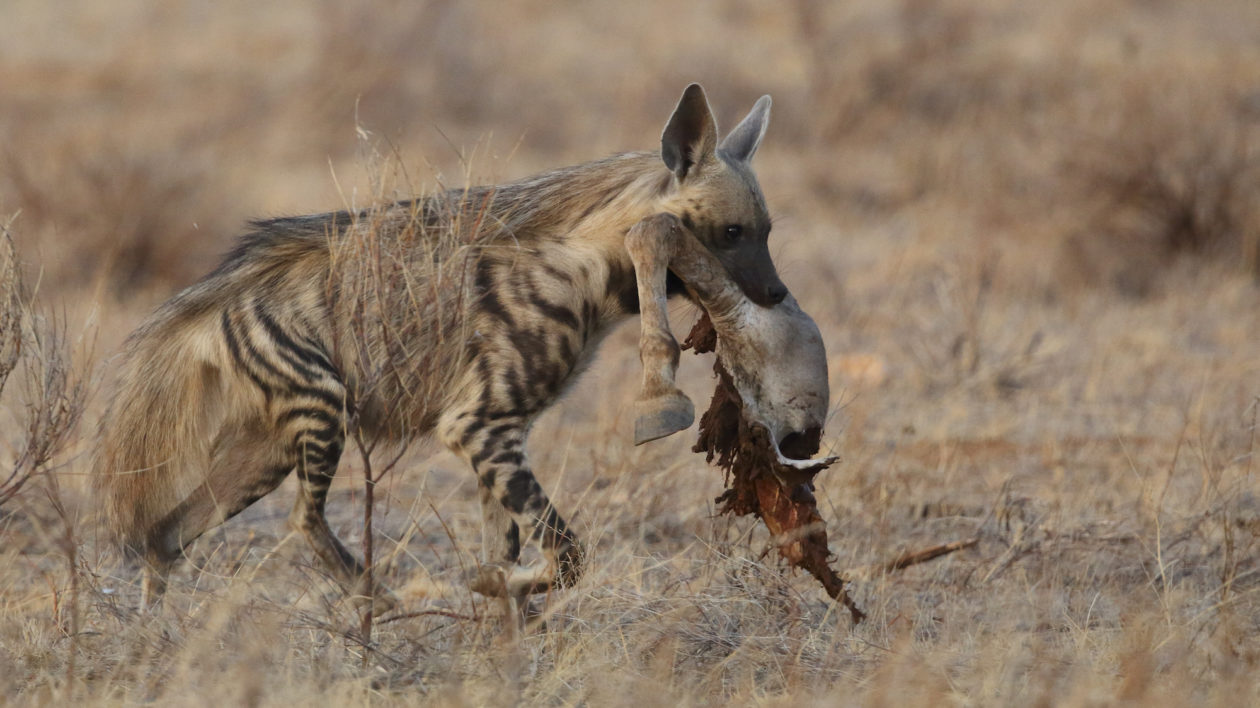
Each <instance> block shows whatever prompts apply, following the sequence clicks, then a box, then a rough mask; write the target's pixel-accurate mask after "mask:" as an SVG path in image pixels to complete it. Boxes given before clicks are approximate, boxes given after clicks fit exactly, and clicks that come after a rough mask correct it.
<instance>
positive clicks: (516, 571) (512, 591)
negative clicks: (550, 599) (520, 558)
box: [468, 563, 552, 598]
mask: <svg viewBox="0 0 1260 708" xmlns="http://www.w3.org/2000/svg"><path fill="white" fill-rule="evenodd" d="M551 584H552V583H551V571H550V568H549V566H548V565H546V564H542V563H537V564H533V565H527V566H522V565H517V564H515V563H483V564H482V565H481V566H479V567H478V568H477V570H476V571H475V572H474V573H473V576H472V578H471V579H469V581H468V587H469V588H470V589H471V590H472V591H473V592H476V593H480V594H482V595H485V596H486V597H496V598H505V597H524V596H526V595H534V594H537V593H543V592H547V591H548V590H550V589H551Z"/></svg>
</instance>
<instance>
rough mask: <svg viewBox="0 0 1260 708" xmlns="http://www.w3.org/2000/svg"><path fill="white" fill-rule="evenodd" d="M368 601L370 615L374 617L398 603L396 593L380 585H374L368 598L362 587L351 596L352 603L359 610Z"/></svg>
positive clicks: (364, 606) (363, 607) (396, 605)
mask: <svg viewBox="0 0 1260 708" xmlns="http://www.w3.org/2000/svg"><path fill="white" fill-rule="evenodd" d="M369 601H370V602H371V603H372V615H373V616H376V617H380V616H382V615H384V614H385V613H386V612H389V611H390V610H392V609H394V608H396V607H398V605H399V603H400V601H399V599H398V596H397V595H395V594H394V593H393V592H392V591H391V590H390V589H389V588H387V587H384V586H381V585H378V586H377V587H376V590H375V591H373V593H372V596H371V597H370V598H369V597H368V594H367V592H365V591H363V590H362V589H360V590H358V591H357V592H355V594H354V596H353V597H352V598H351V602H353V603H354V606H355V608H356V609H358V610H360V611H361V610H363V609H365V608H366V607H367V605H368V602H369Z"/></svg>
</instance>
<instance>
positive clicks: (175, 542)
mask: <svg viewBox="0 0 1260 708" xmlns="http://www.w3.org/2000/svg"><path fill="white" fill-rule="evenodd" d="M260 428H261V426H259V425H258V421H250V422H248V423H247V424H242V425H240V426H236V427H232V428H228V429H225V430H223V431H221V432H220V433H219V435H218V436H216V439H215V441H214V443H213V444H212V445H211V447H210V455H209V461H208V464H207V467H206V474H205V479H204V481H203V482H202V483H201V484H200V485H198V486H197V488H196V489H194V490H193V491H192V493H190V494H189V495H188V496H187V497H185V498H184V500H183V501H181V502H180V503H179V504H178V505H177V506H176V507H175V508H174V509H172V510H171V511H170V512H168V513H167V514H166V515H165V516H164V517H163V518H162V519H161V520H160V521H159V522H158V523H157V524H155V525H154V526H153V528H151V529H150V531H149V533H148V534H147V538H146V539H145V541H144V544H143V547H141V548H136V549H134V550H135V552H136V555H137V556H138V557H139V560H140V561H141V563H142V566H143V568H142V574H143V576H142V577H143V579H142V581H141V608H142V609H147V608H149V607H152V606H154V605H156V604H157V603H158V602H159V601H160V600H161V598H162V596H163V595H164V594H165V592H166V586H167V577H168V576H169V575H170V572H171V569H172V568H173V567H174V566H175V564H176V563H177V562H178V561H179V559H180V558H181V557H183V554H184V549H185V548H187V547H188V546H189V545H191V544H192V542H193V541H196V540H197V539H198V538H199V537H201V535H202V534H204V533H205V532H206V531H209V530H210V529H212V528H214V527H216V526H218V525H220V524H222V523H223V522H224V521H227V520H228V519H230V518H232V517H233V516H236V515H237V514H239V513H240V512H241V511H243V510H245V509H246V508H247V507H248V506H250V505H251V504H253V503H254V502H256V501H258V500H259V499H261V498H262V497H263V496H265V495H267V494H268V493H269V492H271V491H273V490H274V489H275V488H276V487H278V486H280V483H281V482H283V481H284V478H285V477H287V476H288V474H289V472H290V471H292V469H293V460H292V458H291V457H289V456H287V455H284V454H283V453H282V451H280V450H278V449H276V446H275V443H274V440H273V439H272V438H271V437H269V436H267V435H266V434H265V433H264V432H263V431H262V430H261V429H260Z"/></svg>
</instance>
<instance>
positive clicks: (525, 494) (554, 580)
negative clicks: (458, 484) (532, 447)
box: [462, 414, 582, 597]
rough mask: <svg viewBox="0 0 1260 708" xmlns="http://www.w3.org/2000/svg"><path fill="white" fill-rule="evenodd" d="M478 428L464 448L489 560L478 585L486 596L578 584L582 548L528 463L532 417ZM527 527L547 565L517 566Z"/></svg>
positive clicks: (501, 420)
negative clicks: (474, 482)
mask: <svg viewBox="0 0 1260 708" xmlns="http://www.w3.org/2000/svg"><path fill="white" fill-rule="evenodd" d="M487 417H493V414H490V415H488V416H487ZM474 427H475V428H477V429H478V432H477V433H475V434H473V435H471V436H468V438H467V439H466V440H465V441H464V444H463V446H462V447H463V452H464V454H465V455H466V456H467V458H468V461H469V462H470V463H471V464H472V466H473V470H474V471H475V472H476V474H477V479H478V485H479V487H480V492H481V503H482V521H483V525H482V539H483V551H482V552H483V554H484V557H485V559H486V561H487V563H486V566H485V568H484V570H483V572H482V573H481V575H480V576H479V577H478V578H477V580H476V581H475V582H474V586H473V589H474V590H476V591H477V592H480V593H482V594H483V595H490V596H502V595H507V596H511V597H522V596H524V595H528V594H532V593H538V592H546V591H547V590H548V589H550V588H551V587H552V586H553V585H560V586H561V587H567V586H570V585H573V584H574V583H576V582H577V580H578V577H579V576H580V575H581V572H582V547H581V545H580V544H579V543H578V540H577V537H576V536H575V535H574V534H573V532H572V531H570V530H569V528H568V525H567V524H566V523H565V521H564V519H563V518H561V517H560V514H559V513H557V512H556V509H555V507H553V506H552V505H551V501H550V500H548V499H547V495H546V494H545V493H544V492H543V490H542V487H541V486H540V485H539V484H538V480H537V479H535V478H534V473H533V472H532V471H531V470H530V468H529V464H528V462H527V460H526V458H525V433H526V431H527V430H528V424H527V421H526V420H525V419H523V418H504V417H497V418H496V419H495V420H493V422H487V421H481V422H480V423H475V424H474ZM522 532H523V533H524V534H525V536H526V538H525V540H526V541H536V542H537V543H538V544H539V546H540V548H541V549H542V551H543V554H544V555H545V557H546V559H547V563H546V564H545V565H543V566H542V567H520V566H517V565H516V562H517V561H518V560H519V558H520V549H521V540H522V539H521V537H520V534H521V533H522ZM500 563H506V564H507V566H506V567H505V566H504V565H500Z"/></svg>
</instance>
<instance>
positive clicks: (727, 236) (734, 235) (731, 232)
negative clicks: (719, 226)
mask: <svg viewBox="0 0 1260 708" xmlns="http://www.w3.org/2000/svg"><path fill="white" fill-rule="evenodd" d="M743 235H744V227H742V226H740V225H739V224H731V225H730V226H727V227H726V232H725V233H723V234H722V240H723V241H725V242H726V243H728V244H731V243H735V242H736V241H738V240H739V237H740V236H743Z"/></svg>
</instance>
